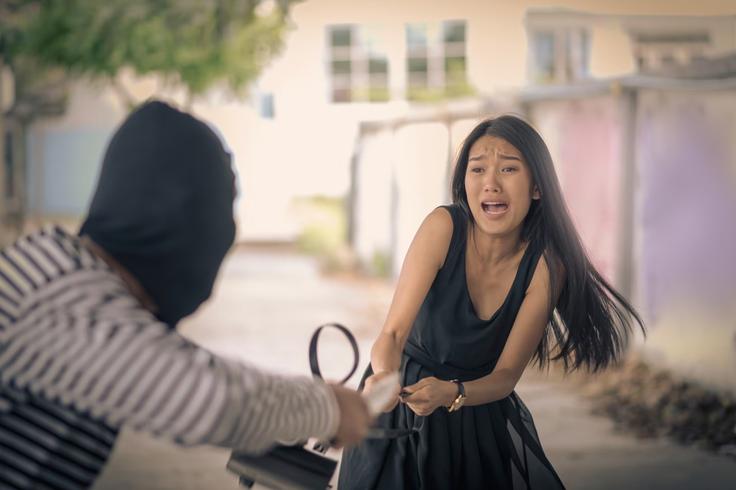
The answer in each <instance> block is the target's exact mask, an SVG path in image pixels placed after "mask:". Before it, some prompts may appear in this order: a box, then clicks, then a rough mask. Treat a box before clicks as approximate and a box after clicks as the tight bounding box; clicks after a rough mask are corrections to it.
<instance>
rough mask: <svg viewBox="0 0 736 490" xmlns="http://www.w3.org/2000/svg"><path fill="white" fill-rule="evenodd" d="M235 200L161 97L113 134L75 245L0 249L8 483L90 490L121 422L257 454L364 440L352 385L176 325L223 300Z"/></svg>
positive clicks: (200, 130)
mask: <svg viewBox="0 0 736 490" xmlns="http://www.w3.org/2000/svg"><path fill="white" fill-rule="evenodd" d="M234 197H235V180H234V174H233V171H232V169H231V163H230V156H229V154H228V153H227V152H226V151H225V150H224V149H223V146H222V143H221V141H220V140H219V138H218V137H217V136H216V135H215V134H214V133H213V132H212V130H210V128H209V127H208V126H207V125H206V124H205V123H203V122H202V121H199V120H197V119H196V118H194V117H192V116H190V115H188V114H185V113H182V112H179V111H178V110H176V109H174V108H172V107H170V106H168V105H166V104H164V103H161V102H155V101H154V102H149V103H146V104H144V105H143V106H141V107H140V108H138V109H137V110H136V111H134V112H133V113H132V114H131V115H130V116H129V117H128V118H127V120H126V121H125V122H124V123H123V125H122V126H121V127H120V128H119V129H118V131H117V132H116V134H115V135H114V136H113V138H112V140H111V142H110V144H109V147H108V149H107V152H106V155H105V157H104V161H103V164H102V169H101V173H100V177H99V182H98V185H97V189H96V192H95V194H94V197H93V199H92V203H91V206H90V209H89V214H88V216H87V217H86V220H85V221H84V223H83V225H82V228H81V231H80V234H79V236H74V235H70V234H68V233H67V232H65V231H64V230H62V229H61V228H59V227H56V226H48V227H45V228H43V229H42V230H40V231H37V232H35V233H31V234H30V235H27V236H25V237H23V238H21V239H19V240H18V241H17V242H15V243H14V244H12V245H10V246H9V247H7V248H6V249H4V250H3V251H2V252H0V376H1V378H0V379H1V382H0V487H2V488H60V489H61V488H64V489H74V488H87V487H89V486H90V485H91V484H92V483H93V482H94V479H95V477H96V476H97V475H98V474H99V472H100V471H101V469H102V467H103V466H104V464H105V462H106V460H107V459H108V456H109V454H110V451H111V449H112V447H113V444H114V442H115V439H116V436H117V434H118V430H119V429H120V428H121V427H122V426H128V427H131V428H133V429H135V430H138V431H145V432H148V433H150V434H153V435H156V436H160V437H163V438H167V439H169V440H172V441H174V442H175V443H177V444H182V445H195V444H213V445H217V446H222V447H228V448H233V449H239V450H242V451H246V452H250V453H260V452H263V451H265V450H267V449H268V448H269V447H271V446H272V445H273V444H274V443H275V442H276V441H278V440H295V439H307V438H308V437H311V436H314V437H318V438H320V439H321V440H329V439H331V438H332V439H335V440H336V441H337V444H338V445H340V444H348V445H349V444H353V443H356V442H358V441H359V440H360V438H361V437H362V436H363V435H364V434H365V432H366V430H367V427H368V424H369V422H370V420H369V416H368V412H367V408H366V406H365V403H364V402H363V400H362V398H361V397H360V395H359V394H357V393H356V392H354V391H351V390H348V389H345V388H341V387H339V386H333V385H327V384H324V383H322V382H318V381H314V380H312V379H310V378H306V377H286V376H280V375H274V374H271V373H267V372H264V371H261V370H258V369H256V368H255V367H251V366H247V365H244V364H242V363H239V362H235V361H230V360H226V359H223V358H220V357H218V356H216V355H214V354H212V353H210V352H208V351H207V350H205V349H202V348H200V347H198V346H197V345H195V344H193V343H192V342H190V341H188V340H187V339H185V338H184V337H182V336H180V335H179V334H178V333H177V332H176V330H175V327H176V325H177V323H178V322H179V320H181V319H182V318H184V317H186V316H187V315H189V314H191V313H192V312H194V311H195V310H196V309H197V308H198V307H199V305H201V304H202V303H203V302H204V301H206V300H207V298H208V297H209V296H210V294H211V292H212V287H213V284H214V281H215V278H216V276H217V272H218V270H219V268H220V265H221V263H222V260H223V257H224V256H225V254H226V253H227V251H228V249H229V248H230V246H231V245H232V243H233V240H234V237H235V224H234V221H233V199H234Z"/></svg>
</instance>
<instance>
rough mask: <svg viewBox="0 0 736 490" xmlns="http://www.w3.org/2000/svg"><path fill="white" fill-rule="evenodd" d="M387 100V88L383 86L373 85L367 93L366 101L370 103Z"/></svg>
mask: <svg viewBox="0 0 736 490" xmlns="http://www.w3.org/2000/svg"><path fill="white" fill-rule="evenodd" d="M388 99H389V93H388V87H386V85H383V84H378V85H373V83H371V87H370V89H369V91H368V100H369V101H371V102H386V101H387V100H388Z"/></svg>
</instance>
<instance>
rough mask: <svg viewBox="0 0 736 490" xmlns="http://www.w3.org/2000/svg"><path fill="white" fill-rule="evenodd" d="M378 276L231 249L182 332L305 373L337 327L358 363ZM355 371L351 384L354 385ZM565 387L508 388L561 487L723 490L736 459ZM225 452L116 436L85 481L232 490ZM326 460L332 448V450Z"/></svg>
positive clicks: (330, 368)
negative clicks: (687, 443)
mask: <svg viewBox="0 0 736 490" xmlns="http://www.w3.org/2000/svg"><path fill="white" fill-rule="evenodd" d="M391 294H392V290H391V287H390V285H387V284H385V283H383V282H380V281H364V280H355V279H349V278H325V277H324V276H321V275H320V274H319V271H318V267H317V265H316V263H315V262H314V261H313V260H311V259H309V258H306V257H302V256H298V255H294V254H290V253H285V252H274V251H266V250H253V249H249V250H239V251H236V252H235V253H233V254H231V255H230V256H229V258H228V260H227V262H226V264H225V267H224V270H223V273H222V276H221V278H220V281H219V283H218V286H217V290H216V291H215V294H214V296H213V298H212V300H211V301H210V302H209V303H208V304H207V305H206V306H205V307H203V308H202V309H201V310H200V311H199V312H198V313H197V314H196V316H195V317H193V318H192V319H190V320H188V321H187V322H186V323H185V324H183V325H182V327H181V331H182V332H183V333H184V334H185V335H187V336H189V337H191V338H193V339H194V340H196V341H197V342H199V343H201V344H202V345H204V346H206V347H208V348H210V349H212V350H213V351H216V352H219V353H221V354H223V355H227V356H231V357H234V358H238V359H244V360H248V361H249V362H252V363H255V364H258V365H260V366H263V367H266V368H270V369H273V370H276V371H279V372H285V373H294V374H308V373H309V365H308V361H307V346H308V343H309V338H310V336H311V334H312V331H313V330H314V328H315V327H316V326H317V325H320V324H322V323H327V322H341V323H344V324H345V325H347V326H348V327H350V328H351V329H352V330H353V332H354V333H355V334H356V336H357V337H358V338H359V343H360V349H361V356H362V357H361V367H364V366H365V364H366V362H367V359H368V353H369V350H370V345H371V342H372V339H373V338H374V337H375V335H376V333H377V332H378V329H379V328H380V326H381V322H382V320H383V317H384V315H385V313H386V309H387V307H388V304H389V302H390V299H391ZM323 337H324V338H323V339H322V344H321V346H320V353H319V355H320V359H321V362H322V364H323V373H324V374H325V376H326V377H327V378H332V379H336V378H340V377H342V376H343V374H345V372H346V371H347V370H348V369H349V367H350V364H351V360H352V353H351V352H350V348H349V346H348V344H347V343H346V342H345V341H344V340H343V339H341V338H340V336H339V334H336V333H333V332H326V333H325V335H324V336H323ZM357 378H358V375H355V376H354V377H353V379H352V380H351V383H349V384H352V385H353V386H354V385H355V384H356V383H357ZM575 390H576V388H575V386H573V385H572V384H571V383H564V382H561V381H560V380H557V379H549V378H546V377H544V376H542V375H540V374H537V373H529V374H527V375H525V376H524V378H523V379H522V381H521V383H520V384H519V386H518V387H517V392H518V393H519V394H520V395H521V397H522V398H523V399H524V401H525V403H526V404H527V406H528V407H529V409H530V410H531V412H532V414H533V415H534V420H535V422H536V425H537V429H538V431H539V435H540V438H541V440H542V444H543V446H544V448H545V450H546V453H547V455H548V457H549V459H550V460H551V462H552V464H553V465H554V466H555V468H556V469H557V471H558V473H559V474H560V477H561V478H562V480H563V482H564V483H565V484H566V486H567V487H568V488H570V489H590V490H609V489H668V490H670V489H672V490H679V489H682V490H685V489H687V490H690V489H713V490H716V489H724V490H725V489H733V488H736V460H734V459H730V458H727V457H724V456H718V455H715V454H711V453H707V452H704V451H702V450H699V449H695V448H688V447H682V446H678V445H677V444H675V443H673V442H670V441H668V440H662V439H657V440H640V439H636V438H634V437H633V436H630V435H627V434H622V433H617V432H615V431H614V430H613V424H612V423H611V422H610V421H609V420H608V419H605V418H601V417H598V416H593V415H591V414H590V412H589V404H588V403H587V402H586V401H585V400H584V399H583V398H581V396H580V395H579V394H578V393H577V392H576V391H575ZM228 454H229V452H228V451H227V450H222V449H216V448H208V447H203V448H179V447H175V446H173V445H170V444H167V443H166V442H162V441H157V440H153V439H151V438H150V437H147V436H146V435H143V434H137V433H133V432H127V431H124V432H123V433H122V435H121V437H120V439H119V441H118V444H117V446H116V448H115V451H114V453H113V456H112V459H111V461H110V463H109V465H108V466H107V468H106V470H105V471H104V473H103V474H102V476H101V477H100V479H99V480H98V482H97V484H96V485H95V487H94V488H95V489H96V490H101V489H116V490H117V489H121V490H122V489H161V490H164V489H172V490H173V489H182V490H186V489H192V490H194V489H237V488H239V486H238V484H237V481H236V479H235V477H234V476H233V475H231V474H230V473H228V472H227V471H226V470H225V463H226V461H227V458H228ZM333 455H335V456H337V454H333Z"/></svg>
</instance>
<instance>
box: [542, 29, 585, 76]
mask: <svg viewBox="0 0 736 490" xmlns="http://www.w3.org/2000/svg"><path fill="white" fill-rule="evenodd" d="M530 52H531V69H530V77H531V81H532V82H534V83H538V84H547V83H565V82H573V81H576V80H581V79H583V78H587V77H588V76H589V66H590V34H589V33H588V31H587V29H584V28H579V27H566V28H562V29H554V30H553V29H539V30H534V31H532V33H531V36H530Z"/></svg>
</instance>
